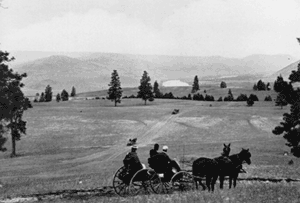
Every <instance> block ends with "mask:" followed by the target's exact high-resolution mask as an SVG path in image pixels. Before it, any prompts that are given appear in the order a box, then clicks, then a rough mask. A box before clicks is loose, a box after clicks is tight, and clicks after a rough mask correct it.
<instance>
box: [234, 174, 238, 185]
mask: <svg viewBox="0 0 300 203" xmlns="http://www.w3.org/2000/svg"><path fill="white" fill-rule="evenodd" d="M238 175H239V174H238V173H237V174H236V175H235V176H234V178H233V187H236V180H237V178H238Z"/></svg>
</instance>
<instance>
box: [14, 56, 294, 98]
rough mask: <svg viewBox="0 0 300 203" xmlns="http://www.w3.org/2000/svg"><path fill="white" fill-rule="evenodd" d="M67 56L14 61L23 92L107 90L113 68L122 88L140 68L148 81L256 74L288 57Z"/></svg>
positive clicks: (137, 75) (276, 66)
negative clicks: (147, 74)
mask: <svg viewBox="0 0 300 203" xmlns="http://www.w3.org/2000/svg"><path fill="white" fill-rule="evenodd" d="M70 55H72V54H68V56H65V55H52V56H49V57H45V58H41V59H37V60H34V61H30V62H26V63H22V64H18V65H16V64H15V65H14V66H13V69H14V70H16V71H18V72H21V73H22V72H26V73H27V74H28V77H27V78H26V79H25V80H24V83H25V88H24V92H25V94H30V95H34V94H35V93H37V92H42V91H44V90H45V87H46V86H47V85H48V84H49V85H50V86H51V87H52V88H53V92H54V93H56V92H60V91H61V90H62V89H66V90H67V91H70V90H71V88H72V86H75V88H76V90H77V92H89V91H97V90H102V89H107V87H108V83H109V82H110V77H111V73H112V71H113V70H117V71H118V73H119V76H120V80H121V85H122V87H137V86H138V85H139V82H140V78H141V76H142V74H143V71H144V70H146V71H147V72H148V73H149V76H150V77H151V82H152V83H153V82H154V81H155V80H157V81H158V82H160V83H162V82H163V81H167V80H174V79H182V81H185V82H187V83H189V84H191V83H192V81H193V78H194V76H195V75H198V77H199V78H200V79H202V78H205V77H218V78H224V76H226V77H228V76H229V77H230V76H238V75H245V74H257V73H262V72H265V71H266V70H271V69H272V70H278V69H279V67H285V66H286V65H288V64H289V63H290V62H289V61H290V60H291V57H289V56H286V55H276V56H265V55H253V56H249V57H246V58H243V59H234V58H224V57H219V56H211V57H196V56H190V57H187V56H156V55H149V56H148V55H130V54H114V53H85V54H79V53H76V54H75V55H74V57H71V56H70ZM16 61H17V59H16ZM274 61H276V63H274ZM263 67H267V68H266V69H264V68H263Z"/></svg>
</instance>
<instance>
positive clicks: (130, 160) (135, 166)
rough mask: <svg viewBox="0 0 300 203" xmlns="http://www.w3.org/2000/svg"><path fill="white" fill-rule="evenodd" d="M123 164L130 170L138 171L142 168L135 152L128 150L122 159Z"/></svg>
mask: <svg viewBox="0 0 300 203" xmlns="http://www.w3.org/2000/svg"><path fill="white" fill-rule="evenodd" d="M123 163H124V166H125V167H126V168H127V169H128V170H131V171H138V170H140V169H142V168H143V166H142V164H141V162H140V159H139V157H138V156H137V153H136V152H129V153H128V154H127V155H126V156H125V158H124V160H123Z"/></svg>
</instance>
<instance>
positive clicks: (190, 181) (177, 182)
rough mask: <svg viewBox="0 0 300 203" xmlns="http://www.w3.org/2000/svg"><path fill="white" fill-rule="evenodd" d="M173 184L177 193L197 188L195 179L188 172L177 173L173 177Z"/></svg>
mask: <svg viewBox="0 0 300 203" xmlns="http://www.w3.org/2000/svg"><path fill="white" fill-rule="evenodd" d="M171 183H172V189H173V190H176V191H189V190H194V189H195V188H196V184H195V181H194V177H193V176H192V175H191V174H190V173H188V172H186V171H180V172H178V173H176V174H175V175H174V176H173V177H172V179H171Z"/></svg>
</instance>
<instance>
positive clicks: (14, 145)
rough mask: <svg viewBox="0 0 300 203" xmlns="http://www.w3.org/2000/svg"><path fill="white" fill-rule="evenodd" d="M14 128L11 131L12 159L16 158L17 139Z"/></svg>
mask: <svg viewBox="0 0 300 203" xmlns="http://www.w3.org/2000/svg"><path fill="white" fill-rule="evenodd" d="M13 131H14V128H13V129H11V144H12V151H11V154H10V157H15V156H16V138H15V136H14V133H13Z"/></svg>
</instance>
